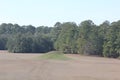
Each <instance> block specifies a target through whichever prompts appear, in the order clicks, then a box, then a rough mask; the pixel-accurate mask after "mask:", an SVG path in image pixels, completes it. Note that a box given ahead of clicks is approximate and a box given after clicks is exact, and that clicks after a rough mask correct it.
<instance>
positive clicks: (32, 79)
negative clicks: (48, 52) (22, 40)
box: [0, 51, 120, 80]
mask: <svg viewBox="0 0 120 80" xmlns="http://www.w3.org/2000/svg"><path fill="white" fill-rule="evenodd" d="M40 55H41V54H10V53H7V52H6V51H5V52H4V51H2V52H1V53H0V80H120V69H119V68H120V61H119V60H115V59H106V58H98V57H86V56H78V55H66V56H68V57H70V58H73V59H72V60H67V61H62V60H35V59H34V58H35V57H37V56H40Z"/></svg>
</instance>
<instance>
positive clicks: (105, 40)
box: [0, 20, 120, 58]
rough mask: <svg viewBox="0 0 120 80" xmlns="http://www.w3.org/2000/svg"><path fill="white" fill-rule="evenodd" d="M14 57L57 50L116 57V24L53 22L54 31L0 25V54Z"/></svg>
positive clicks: (119, 38) (119, 32) (119, 31)
mask: <svg viewBox="0 0 120 80" xmlns="http://www.w3.org/2000/svg"><path fill="white" fill-rule="evenodd" d="M6 49H8V50H9V51H10V52H15V53H43V52H48V51H51V50H59V51H63V52H64V53H78V54H83V55H98V56H104V57H115V58H116V57H119V55H120V21H117V22H112V23H110V22H109V21H104V22H103V23H102V24H100V25H98V26H97V25H95V24H94V23H93V22H92V21H91V20H86V21H83V22H81V23H80V24H79V25H77V24H76V23H74V22H65V23H60V22H56V23H55V25H54V27H47V26H39V27H37V28H36V27H34V26H32V25H27V26H26V25H24V26H20V25H18V24H11V23H8V24H6V23H2V24H1V25H0V50H6Z"/></svg>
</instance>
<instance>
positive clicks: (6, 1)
mask: <svg viewBox="0 0 120 80" xmlns="http://www.w3.org/2000/svg"><path fill="white" fill-rule="evenodd" d="M84 20H92V21H93V22H94V23H95V24H97V25H99V24H101V23H102V22H104V21H105V20H109V21H110V22H113V21H117V20H120V0H0V24H1V23H13V24H19V25H33V26H36V27H38V26H42V25H44V26H51V27H52V26H54V24H55V23H56V22H76V23H77V24H79V23H80V22H81V21H84Z"/></svg>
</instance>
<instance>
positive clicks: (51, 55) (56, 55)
mask: <svg viewBox="0 0 120 80" xmlns="http://www.w3.org/2000/svg"><path fill="white" fill-rule="evenodd" d="M37 59H44V60H45V59H47V60H49V59H51V60H70V59H71V58H69V57H67V56H66V55H65V54H64V53H62V52H59V51H52V52H48V53H45V54H43V55H42V56H39V57H38V58H37Z"/></svg>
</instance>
